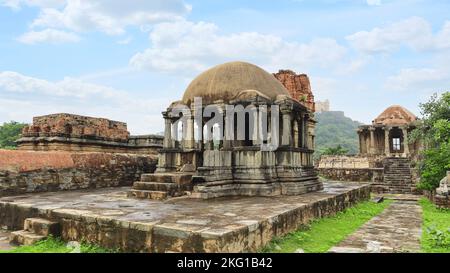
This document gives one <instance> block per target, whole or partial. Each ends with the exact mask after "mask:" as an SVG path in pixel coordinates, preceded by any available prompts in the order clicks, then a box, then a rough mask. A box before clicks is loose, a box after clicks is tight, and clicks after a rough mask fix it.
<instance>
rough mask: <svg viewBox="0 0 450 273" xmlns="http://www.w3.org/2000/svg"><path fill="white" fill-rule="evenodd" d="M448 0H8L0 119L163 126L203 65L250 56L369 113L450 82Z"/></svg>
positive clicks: (0, 44) (413, 103) (1, 15)
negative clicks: (68, 118)
mask: <svg viewBox="0 0 450 273" xmlns="http://www.w3.org/2000/svg"><path fill="white" fill-rule="evenodd" d="M449 10H450V1H448V0H277V1H275V0H272V1H269V0H253V1H251V0H243V1H230V0H128V1H121V0H0V124H1V123H3V122H7V121H11V120H14V121H20V122H27V123H31V121H32V117H33V116H39V115H45V114H51V113H59V112H66V113H74V114H81V115H88V116H95V117H105V118H109V119H113V120H119V121H123V122H126V123H128V129H129V131H130V132H131V133H132V134H148V133H157V132H161V131H163V119H162V116H161V112H162V111H164V110H165V109H166V108H167V107H168V106H169V104H170V102H172V101H176V100H179V99H180V98H181V97H182V95H183V93H184V91H185V89H186V87H187V85H188V84H189V82H190V81H191V80H192V79H193V78H195V76H196V75H198V74H199V73H201V72H202V71H204V70H206V69H207V68H209V67H212V66H214V65H217V64H221V63H224V62H228V61H238V60H239V61H247V62H251V63H254V64H256V65H258V66H260V67H262V68H264V69H265V70H267V71H269V72H277V71H278V70H279V69H291V70H294V71H295V72H297V73H306V74H308V75H309V77H310V79H311V85H312V89H313V92H314V95H315V98H316V100H325V99H329V100H330V103H331V109H332V110H338V111H344V112H345V113H346V115H347V116H349V117H351V118H352V119H354V120H358V121H361V122H364V123H370V122H371V121H372V120H373V119H374V118H375V117H376V116H377V115H378V114H380V113H381V112H382V111H383V110H384V109H385V108H387V107H388V106H390V105H394V104H400V105H402V106H404V107H406V108H407V109H409V110H410V111H412V112H413V113H415V114H416V115H418V116H420V109H419V103H421V102H425V101H427V100H428V99H429V97H430V96H431V95H432V94H433V93H442V92H444V91H448V90H449V87H450V12H449Z"/></svg>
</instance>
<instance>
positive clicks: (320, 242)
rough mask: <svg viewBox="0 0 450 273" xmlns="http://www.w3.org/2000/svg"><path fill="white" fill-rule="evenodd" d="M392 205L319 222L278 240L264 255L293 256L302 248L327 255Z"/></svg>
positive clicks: (365, 206)
mask: <svg viewBox="0 0 450 273" xmlns="http://www.w3.org/2000/svg"><path fill="white" fill-rule="evenodd" d="M391 202H392V201H391V200H386V201H384V202H383V203H380V204H376V203H373V202H364V203H360V204H358V205H356V206H354V207H351V208H348V209H346V210H345V211H343V212H339V213H338V214H336V215H335V216H332V217H327V218H322V219H318V220H315V221H313V222H312V223H311V224H310V225H308V226H304V227H303V228H301V229H300V230H298V231H295V232H293V233H290V234H288V235H286V236H284V237H282V238H276V239H274V240H273V241H272V242H270V243H269V244H268V245H267V246H266V247H265V248H264V249H262V252H270V253H273V252H282V253H293V252H294V251H295V250H296V249H299V248H301V249H303V250H304V251H305V252H307V253H321V252H326V251H328V250H329V249H330V248H331V247H333V246H335V245H336V244H338V243H339V242H341V241H342V240H343V239H345V238H346V237H347V236H348V235H350V234H352V233H353V232H355V231H356V230H357V229H358V228H359V227H361V226H362V225H363V224H364V223H366V222H367V221H368V220H370V219H372V217H374V216H376V215H378V214H380V213H381V212H382V211H383V210H384V209H385V208H386V207H387V206H388V205H389V204H390V203H391Z"/></svg>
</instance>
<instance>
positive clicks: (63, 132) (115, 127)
mask: <svg viewBox="0 0 450 273" xmlns="http://www.w3.org/2000/svg"><path fill="white" fill-rule="evenodd" d="M129 135H130V133H129V132H128V131H127V124H126V123H124V122H119V121H113V120H109V119H105V118H93V117H86V116H79V115H73V114H65V113H62V114H52V115H46V116H40V117H34V118H33V124H32V125H30V126H27V127H25V128H24V129H23V131H22V136H23V137H37V136H40V137H55V136H61V137H68V138H83V137H85V138H92V139H96V140H105V141H114V142H128V137H129Z"/></svg>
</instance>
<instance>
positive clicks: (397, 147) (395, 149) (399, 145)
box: [390, 127, 404, 154]
mask: <svg viewBox="0 0 450 273" xmlns="http://www.w3.org/2000/svg"><path fill="white" fill-rule="evenodd" d="M390 139H391V141H390V153H392V154H401V153H403V151H404V149H403V145H404V143H403V139H404V138H403V132H402V130H401V129H399V128H398V127H395V128H392V129H391V131H390Z"/></svg>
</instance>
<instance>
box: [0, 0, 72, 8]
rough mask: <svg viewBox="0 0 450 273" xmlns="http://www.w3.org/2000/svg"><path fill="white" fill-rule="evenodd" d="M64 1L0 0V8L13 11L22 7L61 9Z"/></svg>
mask: <svg viewBox="0 0 450 273" xmlns="http://www.w3.org/2000/svg"><path fill="white" fill-rule="evenodd" d="M65 2H66V0H0V6H5V7H9V8H11V9H13V10H20V9H21V7H22V6H30V7H40V8H58V7H62V6H63V5H64V3H65Z"/></svg>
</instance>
